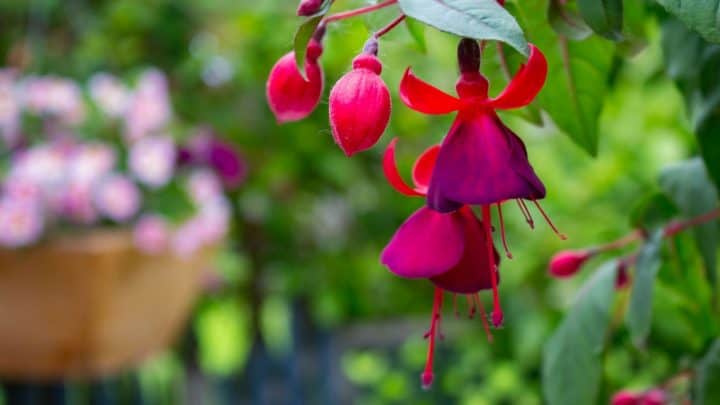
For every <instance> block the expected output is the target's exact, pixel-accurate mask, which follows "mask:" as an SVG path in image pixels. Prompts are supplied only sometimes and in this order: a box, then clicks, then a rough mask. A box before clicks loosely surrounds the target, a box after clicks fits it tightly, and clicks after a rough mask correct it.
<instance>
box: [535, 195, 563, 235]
mask: <svg viewBox="0 0 720 405" xmlns="http://www.w3.org/2000/svg"><path fill="white" fill-rule="evenodd" d="M532 202H533V203H534V204H535V206H536V207H537V209H538V211H540V213H541V214H542V216H543V218H545V222H547V224H548V225H550V228H552V230H553V232H555V234H556V235H557V236H558V237H559V238H560V239H562V240H565V239H567V236H565V234H562V233H560V231H558V229H557V228H556V227H555V224H553V223H552V221H551V220H550V217H548V216H547V214H546V213H545V211H543V209H542V207H541V206H540V203H539V202H537V200H532Z"/></svg>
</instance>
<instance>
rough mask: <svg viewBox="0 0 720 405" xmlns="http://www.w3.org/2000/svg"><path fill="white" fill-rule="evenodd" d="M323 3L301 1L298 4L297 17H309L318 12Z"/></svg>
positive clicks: (320, 0)
mask: <svg viewBox="0 0 720 405" xmlns="http://www.w3.org/2000/svg"><path fill="white" fill-rule="evenodd" d="M323 2H324V1H323V0H301V1H300V4H298V8H297V15H299V16H301V17H307V16H311V15H313V14H315V13H317V12H318V11H320V6H322V5H323Z"/></svg>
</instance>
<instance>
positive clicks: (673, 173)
mask: <svg viewBox="0 0 720 405" xmlns="http://www.w3.org/2000/svg"><path fill="white" fill-rule="evenodd" d="M660 187H662V189H663V191H665V193H666V194H667V195H668V196H669V197H670V198H671V199H672V200H673V201H674V202H675V204H676V205H677V206H678V207H679V208H680V210H681V211H682V213H683V215H684V216H686V217H689V218H692V217H696V216H699V215H702V214H706V213H709V212H710V211H712V210H713V209H715V208H717V207H718V193H717V191H716V190H715V187H714V185H713V183H712V182H711V181H710V178H709V177H708V175H707V170H705V165H704V164H703V162H702V160H700V159H699V158H695V159H692V160H689V161H686V162H681V163H677V164H675V165H671V166H668V167H667V168H665V169H664V170H663V171H662V173H661V174H660ZM693 236H694V237H695V243H696V244H697V247H698V250H699V251H700V253H701V255H702V258H703V261H704V263H705V268H706V274H707V279H708V283H710V286H711V288H712V289H713V291H714V290H716V289H717V247H718V242H719V241H720V229H719V228H718V224H717V222H716V221H711V222H708V223H705V224H700V225H698V226H696V227H694V229H693Z"/></svg>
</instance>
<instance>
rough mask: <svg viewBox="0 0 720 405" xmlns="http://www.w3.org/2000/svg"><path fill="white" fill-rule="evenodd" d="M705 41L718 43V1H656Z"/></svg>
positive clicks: (719, 2)
mask: <svg viewBox="0 0 720 405" xmlns="http://www.w3.org/2000/svg"><path fill="white" fill-rule="evenodd" d="M657 2H658V3H660V4H661V5H662V6H663V7H665V9H666V10H667V11H668V12H670V13H671V14H673V15H675V16H676V17H677V18H678V19H680V21H682V22H683V23H685V25H687V26H688V27H690V28H691V29H693V30H695V31H697V32H698V33H700V35H702V37H703V38H705V39H706V40H707V41H710V42H716V43H720V0H657Z"/></svg>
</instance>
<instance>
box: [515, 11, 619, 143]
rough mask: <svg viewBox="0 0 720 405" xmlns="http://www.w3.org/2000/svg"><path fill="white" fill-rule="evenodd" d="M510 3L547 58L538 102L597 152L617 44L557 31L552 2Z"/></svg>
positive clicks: (575, 137)
mask: <svg viewBox="0 0 720 405" xmlns="http://www.w3.org/2000/svg"><path fill="white" fill-rule="evenodd" d="M507 6H508V9H510V10H511V11H512V12H513V14H514V15H515V16H517V18H518V21H519V22H520V24H521V25H522V26H523V28H524V29H525V31H526V32H527V33H528V37H529V39H530V41H531V42H532V43H534V44H535V45H537V46H538V48H540V49H542V51H543V52H544V53H545V56H546V58H547V60H548V78H547V82H546V83H545V87H544V88H543V90H542V91H541V92H540V94H539V95H538V98H537V100H536V103H537V105H538V106H539V107H540V108H542V109H543V110H545V111H546V112H547V113H548V114H549V115H550V117H551V118H552V119H553V121H554V122H555V124H556V125H557V126H558V127H559V128H560V129H561V130H562V131H563V132H565V133H566V134H567V135H568V136H569V137H570V138H571V139H572V140H573V141H574V142H575V143H576V144H578V145H579V146H580V147H582V148H583V149H584V150H585V151H587V152H588V153H589V154H591V155H593V156H595V155H596V154H597V144H598V117H599V116H600V112H601V110H602V106H603V102H604V100H605V94H606V92H607V86H608V85H607V82H608V78H609V75H610V70H611V62H612V57H613V50H614V45H613V44H612V42H610V41H607V40H604V39H602V38H598V37H594V36H593V37H590V38H588V39H585V40H583V41H568V39H567V38H566V37H563V36H560V35H557V33H555V32H554V31H553V29H552V28H551V27H550V26H549V25H548V24H547V21H546V20H545V15H546V10H547V8H548V2H547V1H533V2H522V4H521V5H515V4H514V3H508V4H507ZM558 100H562V102H558Z"/></svg>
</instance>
